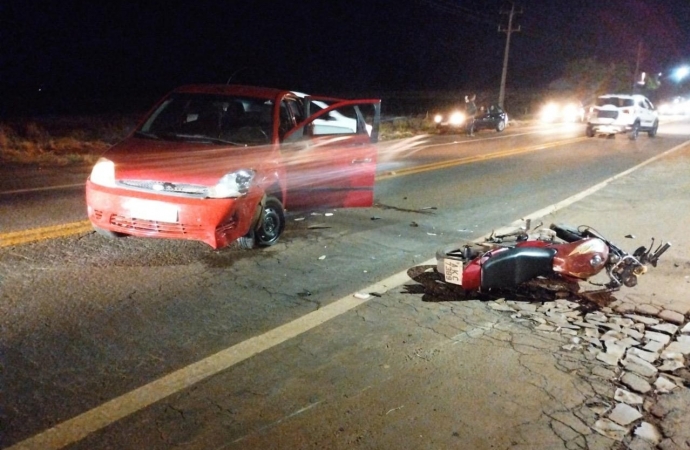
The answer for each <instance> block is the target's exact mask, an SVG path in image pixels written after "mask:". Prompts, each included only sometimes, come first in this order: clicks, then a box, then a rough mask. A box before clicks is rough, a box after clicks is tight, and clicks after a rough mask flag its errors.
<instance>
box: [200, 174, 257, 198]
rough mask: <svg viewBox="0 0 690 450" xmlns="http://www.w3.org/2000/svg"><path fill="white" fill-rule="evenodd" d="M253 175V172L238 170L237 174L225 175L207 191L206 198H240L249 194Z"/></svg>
mask: <svg viewBox="0 0 690 450" xmlns="http://www.w3.org/2000/svg"><path fill="white" fill-rule="evenodd" d="M254 175H255V172H254V171H253V170H238V171H237V172H231V173H228V174H225V175H223V177H222V178H221V179H220V180H219V181H218V183H217V184H216V185H215V186H212V187H210V188H209V189H208V197H209V198H234V197H242V196H243V195H245V194H247V192H249V187H250V185H251V183H252V180H253V179H254Z"/></svg>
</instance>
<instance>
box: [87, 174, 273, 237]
mask: <svg viewBox="0 0 690 450" xmlns="http://www.w3.org/2000/svg"><path fill="white" fill-rule="evenodd" d="M261 197H262V195H261V193H258V192H257V193H252V192H250V193H249V194H247V195H246V196H244V197H239V198H223V199H209V198H192V197H182V196H171V195H161V194H156V193H149V192H142V191H135V190H129V189H122V188H118V187H115V188H111V187H105V186H101V185H97V184H94V183H92V182H91V181H90V180H88V181H87V182H86V204H87V212H88V216H89V220H90V221H91V223H92V224H93V226H95V227H98V228H102V229H105V230H109V231H113V232H116V233H123V234H128V235H132V236H138V237H154V238H173V239H189V240H196V241H201V242H205V243H206V244H208V245H210V246H211V247H213V248H214V249H216V248H221V247H225V246H227V245H229V244H230V243H232V242H233V241H235V240H236V239H237V238H239V237H241V236H244V235H245V234H247V232H248V231H249V229H250V227H251V225H252V222H253V220H255V218H256V211H257V206H258V205H259V204H260V201H261Z"/></svg>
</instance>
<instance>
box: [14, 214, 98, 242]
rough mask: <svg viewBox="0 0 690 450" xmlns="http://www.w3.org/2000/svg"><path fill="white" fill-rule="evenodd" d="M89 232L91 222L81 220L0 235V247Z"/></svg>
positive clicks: (91, 229)
mask: <svg viewBox="0 0 690 450" xmlns="http://www.w3.org/2000/svg"><path fill="white" fill-rule="evenodd" d="M89 231H93V228H92V227H91V222H89V221H88V220H83V221H81V222H72V223H64V224H60V225H52V226H49V227H42V228H33V229H31V230H22V231H12V232H10V233H0V247H9V246H10V245H21V244H28V243H29V242H36V241H43V240H46V239H56V238H60V237H65V236H71V235H74V234H80V233H87V232H89Z"/></svg>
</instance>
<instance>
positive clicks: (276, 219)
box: [254, 197, 285, 247]
mask: <svg viewBox="0 0 690 450" xmlns="http://www.w3.org/2000/svg"><path fill="white" fill-rule="evenodd" d="M283 230H285V209H284V208H283V204H282V203H281V202H280V200H278V199H277V198H275V197H267V198H266V202H265V203H264V209H263V211H262V212H261V218H260V219H259V223H258V224H257V226H256V228H255V230H254V234H255V240H256V243H257V244H258V245H259V246H260V247H270V246H271V245H273V244H275V243H276V242H278V239H280V235H281V234H283Z"/></svg>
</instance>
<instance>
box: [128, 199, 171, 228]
mask: <svg viewBox="0 0 690 450" xmlns="http://www.w3.org/2000/svg"><path fill="white" fill-rule="evenodd" d="M125 207H126V208H127V210H128V211H129V216H130V217H132V218H134V219H141V220H153V221H156V222H172V223H174V222H177V212H178V211H177V206H175V205H171V204H168V203H163V202H154V201H149V200H138V199H133V200H129V201H128V202H127V203H126V204H125Z"/></svg>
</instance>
